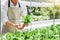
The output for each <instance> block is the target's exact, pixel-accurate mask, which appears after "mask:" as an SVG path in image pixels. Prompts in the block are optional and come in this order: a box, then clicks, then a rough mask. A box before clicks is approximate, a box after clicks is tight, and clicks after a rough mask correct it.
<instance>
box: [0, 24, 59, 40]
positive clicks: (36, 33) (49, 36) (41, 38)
mask: <svg viewBox="0 0 60 40" xmlns="http://www.w3.org/2000/svg"><path fill="white" fill-rule="evenodd" d="M0 40H60V24H58V25H55V26H54V25H51V26H49V27H44V28H37V29H35V30H32V31H25V32H22V31H17V30H16V31H15V33H9V32H8V33H6V34H4V35H2V36H1V37H0Z"/></svg>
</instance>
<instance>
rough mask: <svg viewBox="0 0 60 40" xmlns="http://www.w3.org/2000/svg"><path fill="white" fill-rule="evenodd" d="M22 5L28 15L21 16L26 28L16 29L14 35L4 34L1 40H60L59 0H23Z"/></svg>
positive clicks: (0, 37)
mask: <svg viewBox="0 0 60 40" xmlns="http://www.w3.org/2000/svg"><path fill="white" fill-rule="evenodd" d="M21 3H23V4H24V8H25V9H24V8H23V9H22V10H26V11H27V15H26V16H21V19H20V20H22V21H21V23H22V24H23V23H24V24H25V25H24V26H26V27H25V28H24V29H23V30H17V29H15V32H14V33H10V32H7V33H4V34H2V35H1V36H0V40H60V1H59V0H57V1H53V0H42V1H39V0H22V1H21ZM21 23H20V24H21Z"/></svg>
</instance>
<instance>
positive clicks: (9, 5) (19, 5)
mask: <svg viewBox="0 0 60 40" xmlns="http://www.w3.org/2000/svg"><path fill="white" fill-rule="evenodd" d="M18 5H19V8H20V7H21V6H20V3H19V2H18ZM8 7H10V0H8Z"/></svg>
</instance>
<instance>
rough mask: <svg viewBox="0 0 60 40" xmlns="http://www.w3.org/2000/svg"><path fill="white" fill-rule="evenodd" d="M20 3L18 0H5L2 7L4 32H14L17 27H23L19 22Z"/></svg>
mask: <svg viewBox="0 0 60 40" xmlns="http://www.w3.org/2000/svg"><path fill="white" fill-rule="evenodd" d="M20 14H21V13H20V3H19V2H18V0H4V2H3V4H2V9H1V26H2V25H3V27H2V29H1V31H2V33H6V32H14V29H15V28H18V29H20V30H21V29H23V28H24V27H23V26H21V25H20V24H19V23H20V22H19V20H20Z"/></svg>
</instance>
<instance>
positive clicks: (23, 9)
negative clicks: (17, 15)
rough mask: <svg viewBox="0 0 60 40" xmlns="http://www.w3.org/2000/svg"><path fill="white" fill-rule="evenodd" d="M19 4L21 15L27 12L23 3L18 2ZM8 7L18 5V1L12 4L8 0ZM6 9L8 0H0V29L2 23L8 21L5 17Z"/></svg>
mask: <svg viewBox="0 0 60 40" xmlns="http://www.w3.org/2000/svg"><path fill="white" fill-rule="evenodd" d="M20 6H21V9H20V10H21V13H22V15H26V14H27V8H26V6H25V5H24V4H22V3H20ZM10 7H19V5H18V3H17V5H16V6H14V5H13V3H12V2H11V1H10ZM7 10H8V0H4V1H3V2H1V30H2V25H3V24H4V23H5V22H6V21H8V17H7Z"/></svg>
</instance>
